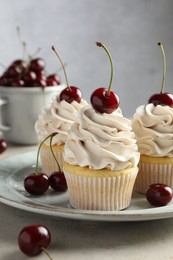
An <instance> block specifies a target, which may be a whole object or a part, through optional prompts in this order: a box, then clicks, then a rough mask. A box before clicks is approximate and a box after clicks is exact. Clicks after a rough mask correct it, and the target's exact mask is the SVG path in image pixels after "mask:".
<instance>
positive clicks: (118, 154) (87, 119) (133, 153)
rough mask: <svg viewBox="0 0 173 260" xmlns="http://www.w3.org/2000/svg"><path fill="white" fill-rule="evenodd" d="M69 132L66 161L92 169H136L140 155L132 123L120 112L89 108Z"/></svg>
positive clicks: (82, 109) (81, 112) (85, 108)
mask: <svg viewBox="0 0 173 260" xmlns="http://www.w3.org/2000/svg"><path fill="white" fill-rule="evenodd" d="M78 115H79V117H78V118H77V119H76V122H75V123H73V124H72V126H71V129H70V130H69V132H68V139H67V141H66V144H65V149H64V160H65V161H66V162H68V163H70V164H73V165H79V166H81V167H84V166H88V167H89V168H90V169H104V168H107V169H111V170H121V169H124V168H128V167H131V166H136V165H137V164H138V161H139V153H138V152H137V145H136V139H135V135H134V133H133V132H132V131H131V122H130V120H128V119H126V118H124V117H123V116H122V113H121V110H120V109H117V110H116V111H115V112H113V113H112V114H106V113H104V114H99V113H96V112H95V111H94V109H93V108H92V107H91V106H90V105H88V106H85V107H83V108H81V110H80V113H79V114H78Z"/></svg>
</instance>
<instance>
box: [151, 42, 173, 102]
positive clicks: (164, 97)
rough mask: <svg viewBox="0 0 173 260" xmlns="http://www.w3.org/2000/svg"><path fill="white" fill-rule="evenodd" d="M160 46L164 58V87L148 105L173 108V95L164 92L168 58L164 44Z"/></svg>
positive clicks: (153, 96) (152, 97)
mask: <svg viewBox="0 0 173 260" xmlns="http://www.w3.org/2000/svg"><path fill="white" fill-rule="evenodd" d="M158 45H159V46H160V48H161V51H162V56H163V78H162V86H161V92H160V93H157V94H154V95H152V96H151V97H150V98H149V100H148V103H153V104H154V106H157V105H161V106H169V107H173V95H172V94H170V93H165V92H164V83H165V75H166V57H165V51H164V48H163V45H162V43H160V42H159V43H158Z"/></svg>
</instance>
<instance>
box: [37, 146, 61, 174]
mask: <svg viewBox="0 0 173 260" xmlns="http://www.w3.org/2000/svg"><path fill="white" fill-rule="evenodd" d="M62 147H63V145H60V146H59V147H58V145H56V146H53V151H54V154H55V157H56V158H57V161H58V162H59V165H60V168H61V169H63V164H64V159H63V149H62ZM40 160H41V167H42V170H43V172H44V173H46V174H47V175H48V176H50V175H51V173H53V172H55V171H59V168H58V166H57V163H56V161H55V159H54V157H53V155H52V153H51V150H50V147H49V146H47V147H45V146H43V147H42V148H41V150H40Z"/></svg>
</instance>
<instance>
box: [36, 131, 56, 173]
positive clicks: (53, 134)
mask: <svg viewBox="0 0 173 260" xmlns="http://www.w3.org/2000/svg"><path fill="white" fill-rule="evenodd" d="M55 135H57V133H56V132H55V133H52V134H50V135H48V136H47V137H46V138H45V139H44V140H43V141H42V142H41V143H40V145H39V147H38V151H37V159H36V167H35V174H36V175H38V161H39V154H40V149H41V147H42V145H43V143H44V142H45V141H46V140H47V139H49V138H53V136H55Z"/></svg>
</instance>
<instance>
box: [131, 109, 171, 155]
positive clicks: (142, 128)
mask: <svg viewBox="0 0 173 260" xmlns="http://www.w3.org/2000/svg"><path fill="white" fill-rule="evenodd" d="M132 128H133V131H134V132H135V134H136V139H137V144H138V147H139V152H140V153H141V154H144V155H148V156H155V157H162V156H167V157H173V108H171V107H169V106H161V105H157V106H154V105H153V104H148V105H146V106H144V105H143V106H140V107H138V108H137V110H136V113H135V115H134V118H133V122H132Z"/></svg>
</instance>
